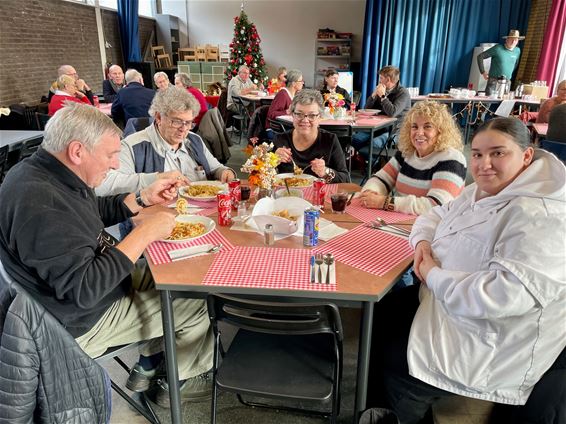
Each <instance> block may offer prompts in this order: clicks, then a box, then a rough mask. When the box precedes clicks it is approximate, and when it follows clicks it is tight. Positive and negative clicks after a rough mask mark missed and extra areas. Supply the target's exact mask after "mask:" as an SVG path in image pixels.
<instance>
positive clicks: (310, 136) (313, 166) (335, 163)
mask: <svg viewBox="0 0 566 424" xmlns="http://www.w3.org/2000/svg"><path fill="white" fill-rule="evenodd" d="M321 113H322V96H321V95H320V92H319V91H318V90H301V91H299V92H298V93H297V94H296V95H295V97H294V98H293V102H292V103H291V115H292V116H293V129H292V130H291V131H290V132H286V133H284V134H277V135H276V136H275V139H274V140H273V144H274V145H275V149H276V150H275V153H276V154H277V155H279V157H280V158H281V164H280V165H279V166H278V167H277V170H278V172H279V173H287V172H289V173H293V172H294V166H293V161H294V162H295V164H296V165H297V166H298V167H299V168H302V169H303V170H304V172H305V173H306V174H310V175H314V176H316V177H319V178H324V179H326V181H327V182H330V183H347V182H350V174H349V172H348V168H347V167H346V158H345V157H344V152H343V151H342V148H341V147H340V142H339V141H338V137H336V134H333V133H331V132H328V131H324V130H322V129H320V128H319V121H320V114H321Z"/></svg>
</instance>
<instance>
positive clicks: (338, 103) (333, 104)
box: [324, 93, 346, 116]
mask: <svg viewBox="0 0 566 424" xmlns="http://www.w3.org/2000/svg"><path fill="white" fill-rule="evenodd" d="M324 105H325V106H327V107H328V111H329V112H330V114H331V115H333V116H335V115H336V114H338V113H340V112H341V110H340V109H341V108H343V107H344V106H345V105H346V101H345V100H344V96H343V95H342V94H338V93H326V94H325V95H324Z"/></svg>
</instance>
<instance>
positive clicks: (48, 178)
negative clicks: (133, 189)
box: [0, 103, 213, 406]
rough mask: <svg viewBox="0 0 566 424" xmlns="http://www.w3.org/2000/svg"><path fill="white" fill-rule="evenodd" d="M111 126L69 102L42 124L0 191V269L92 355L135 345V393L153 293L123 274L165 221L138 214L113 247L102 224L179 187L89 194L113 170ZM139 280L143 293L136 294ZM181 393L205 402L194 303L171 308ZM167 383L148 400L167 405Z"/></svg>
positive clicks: (150, 355)
mask: <svg viewBox="0 0 566 424" xmlns="http://www.w3.org/2000/svg"><path fill="white" fill-rule="evenodd" d="M119 153H120V130H119V129H118V128H117V127H116V125H115V124H114V123H112V120H111V119H110V118H108V117H107V116H106V115H104V113H102V112H101V111H99V110H98V109H96V108H94V107H86V106H85V105H80V104H76V103H73V104H70V105H68V106H66V107H64V108H63V109H61V110H59V111H58V112H57V113H56V114H55V115H54V116H53V117H52V118H51V119H50V120H49V122H48V123H47V125H46V128H45V138H44V140H43V143H42V145H41V148H40V149H39V150H38V151H37V153H35V154H34V155H33V156H32V157H31V158H29V159H28V160H25V161H23V162H20V163H19V164H17V165H16V166H14V167H13V168H12V169H11V170H10V172H9V173H8V174H7V176H6V178H5V180H4V181H3V183H2V186H1V187H0V204H2V215H1V216H0V260H1V262H2V264H3V265H4V267H5V269H6V272H7V273H8V274H9V275H10V276H11V277H12V278H14V280H16V281H17V282H18V283H19V284H21V285H22V287H23V288H24V289H25V290H27V292H28V293H29V294H30V295H31V296H32V297H33V298H34V299H35V300H36V301H38V302H39V303H41V304H42V305H43V306H44V307H45V308H46V309H47V310H48V311H49V312H51V313H52V314H53V315H54V316H55V318H57V319H58V320H59V321H60V322H61V324H62V325H63V326H64V327H65V328H66V329H67V331H69V332H70V333H71V334H72V335H73V337H75V338H76V340H77V342H78V344H79V345H80V346H81V348H82V349H83V350H84V351H85V352H86V353H87V354H89V355H90V356H92V357H97V356H100V355H101V354H102V353H104V352H105V351H106V350H107V349H108V348H110V347H112V346H120V345H123V344H126V343H132V342H135V341H139V340H150V339H152V340H151V341H150V342H148V343H147V344H144V345H143V346H142V347H141V348H140V354H141V356H140V359H139V362H138V363H137V364H136V365H135V367H134V369H133V371H132V373H131V374H130V377H129V379H128V382H127V384H126V387H128V388H129V389H130V390H133V391H137V392H141V391H145V390H147V389H148V388H149V387H150V385H151V384H152V381H153V380H154V379H156V378H157V371H156V370H157V368H158V366H159V364H160V363H161V362H162V359H163V352H162V350H163V340H162V338H161V336H162V332H163V328H162V323H161V301H160V295H159V293H158V292H157V291H156V290H155V289H154V288H153V287H152V284H153V282H152V281H151V280H150V278H149V277H150V276H149V274H145V275H144V273H143V270H142V269H138V271H139V273H134V274H132V272H133V271H134V270H135V263H136V261H137V260H138V259H139V257H140V256H141V254H142V253H143V250H144V249H145V248H146V247H147V245H148V244H150V243H151V242H153V241H154V240H160V239H163V238H166V237H168V236H169V234H170V233H171V231H172V229H173V228H174V226H175V220H174V215H171V214H170V213H167V212H157V213H154V214H147V215H145V216H141V217H139V218H140V219H139V221H138V223H137V225H136V227H135V228H134V229H133V231H132V232H131V233H130V235H129V236H127V237H126V238H125V239H124V240H122V241H121V242H120V243H116V240H114V238H113V237H112V236H111V235H110V234H108V233H107V232H106V231H105V230H104V228H105V227H107V226H110V225H112V224H114V223H117V222H120V221H123V220H124V219H126V218H128V217H131V216H133V215H136V214H137V213H138V212H140V211H141V210H142V208H144V207H146V206H150V205H154V204H161V203H164V202H170V201H171V200H172V199H173V198H174V197H175V196H176V191H177V185H178V184H179V181H177V180H175V179H174V178H168V179H160V180H159V181H156V182H155V183H154V184H152V185H150V186H148V187H146V188H144V189H143V190H141V191H139V192H137V193H135V194H134V193H129V194H121V195H117V196H111V197H96V196H95V194H94V191H93V188H95V187H96V186H98V185H99V184H100V183H101V181H102V180H103V179H104V177H105V175H106V173H107V172H108V171H109V170H111V169H115V168H117V167H118V166H119V160H118V155H119ZM135 275H138V276H139V277H141V276H142V275H144V277H145V280H144V282H145V283H149V284H146V286H147V287H146V290H144V291H141V290H138V289H137V287H138V285H139V284H140V281H139V280H141V278H139V279H137V280H136V278H135V277H134V276H135ZM173 308H174V314H175V324H176V334H175V343H176V346H177V352H178V358H179V377H180V378H181V379H183V380H185V381H184V383H183V384H182V386H181V387H182V391H183V393H182V397H183V398H185V399H187V398H190V399H192V400H193V401H196V400H204V399H206V398H207V397H208V398H209V397H210V393H211V387H212V386H211V384H210V381H211V380H210V379H206V376H208V374H207V372H208V371H209V370H210V369H211V367H212V360H213V351H212V342H213V335H212V331H211V328H210V322H209V319H208V314H207V310H206V304H205V302H204V301H202V300H190V299H176V300H175V302H174V303H173ZM168 399H169V391H168V386H167V382H162V383H161V384H160V385H159V386H158V387H157V392H156V402H157V403H158V404H160V405H162V406H168V405H169V400H168Z"/></svg>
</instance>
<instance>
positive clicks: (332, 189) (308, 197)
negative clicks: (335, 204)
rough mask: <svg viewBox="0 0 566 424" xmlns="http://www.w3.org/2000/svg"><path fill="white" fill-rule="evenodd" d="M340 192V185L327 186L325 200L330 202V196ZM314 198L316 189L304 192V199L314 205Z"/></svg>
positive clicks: (311, 188)
mask: <svg viewBox="0 0 566 424" xmlns="http://www.w3.org/2000/svg"><path fill="white" fill-rule="evenodd" d="M337 191H338V184H326V194H325V196H324V197H325V199H326V200H327V201H328V202H330V196H331V195H332V194H334V193H336V192H337ZM313 197H314V187H312V186H311V187H307V188H305V189H304V191H303V198H304V199H305V200H307V201H309V202H311V203H312V201H313Z"/></svg>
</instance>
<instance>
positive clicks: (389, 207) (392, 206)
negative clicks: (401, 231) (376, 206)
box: [387, 196, 395, 211]
mask: <svg viewBox="0 0 566 424" xmlns="http://www.w3.org/2000/svg"><path fill="white" fill-rule="evenodd" d="M387 210H388V211H394V210H395V198H394V197H393V196H389V197H388V199H387Z"/></svg>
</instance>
